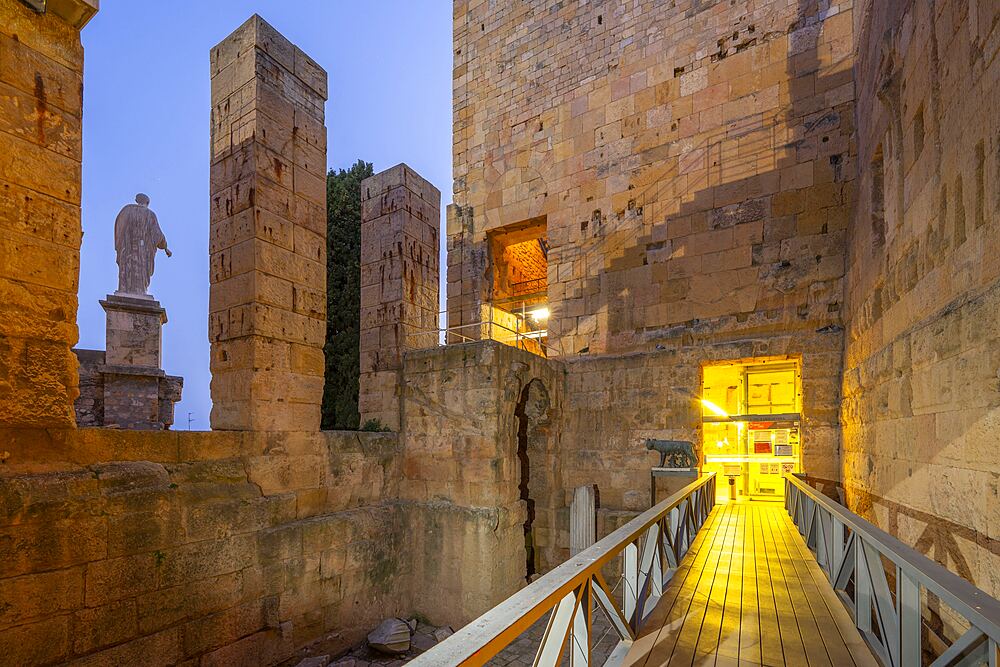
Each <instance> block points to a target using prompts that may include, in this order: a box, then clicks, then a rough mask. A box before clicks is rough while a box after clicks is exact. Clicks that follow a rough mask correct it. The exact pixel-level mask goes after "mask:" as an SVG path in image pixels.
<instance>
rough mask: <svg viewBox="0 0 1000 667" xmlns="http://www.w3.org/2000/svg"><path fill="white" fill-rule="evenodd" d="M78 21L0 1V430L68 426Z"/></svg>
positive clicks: (76, 220)
mask: <svg viewBox="0 0 1000 667" xmlns="http://www.w3.org/2000/svg"><path fill="white" fill-rule="evenodd" d="M94 4H96V3H94ZM62 8H63V9H69V10H74V11H77V10H79V11H81V12H84V11H85V10H86V12H85V14H84V15H85V16H87V17H89V16H90V15H91V14H93V12H94V11H96V9H95V8H94V7H93V6H91V3H90V2H86V3H84V2H67V3H62ZM76 19H77V20H75V21H71V22H67V20H66V19H65V18H64V17H63V16H60V15H59V14H58V12H57V11H56V10H53V11H50V12H47V13H45V14H41V15H39V14H36V13H35V12H33V11H32V10H31V9H29V8H28V7H27V6H25V5H24V4H23V3H21V2H18V0H0V156H2V157H0V428H9V427H24V426H32V427H47V426H53V427H60V426H61V427H69V428H72V427H73V425H74V423H75V422H74V417H73V400H74V399H75V398H76V396H77V382H78V378H77V363H76V357H75V356H74V354H73V352H72V351H71V349H70V348H72V346H73V345H74V344H75V343H76V341H77V327H76V306H77V296H76V294H77V287H78V281H79V274H80V241H81V238H82V231H81V227H80V160H81V157H82V151H83V146H82V141H81V133H80V131H81V117H82V105H83V47H82V46H81V45H80V34H79V33H80V26H81V25H82V24H83V23H85V22H86V20H85V19H84V18H81V16H77V17H76Z"/></svg>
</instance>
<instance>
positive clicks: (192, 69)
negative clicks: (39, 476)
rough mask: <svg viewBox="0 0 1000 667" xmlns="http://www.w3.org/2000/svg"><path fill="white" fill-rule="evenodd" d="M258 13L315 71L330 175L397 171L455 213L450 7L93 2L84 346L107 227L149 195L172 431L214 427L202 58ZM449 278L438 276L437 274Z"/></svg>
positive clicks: (405, 0)
mask: <svg viewBox="0 0 1000 667" xmlns="http://www.w3.org/2000/svg"><path fill="white" fill-rule="evenodd" d="M254 13H258V14H260V15H261V16H262V17H264V19H265V20H266V21H268V22H269V23H270V24H271V25H273V26H274V27H275V28H277V29H278V31H280V32H281V33H283V34H284V35H285V36H286V37H288V39H290V40H291V41H292V42H294V43H295V44H297V45H298V46H299V47H300V48H302V49H303V50H304V51H305V52H306V53H308V54H309V55H310V56H312V57H313V58H314V59H316V61H317V62H318V63H319V64H320V65H321V66H322V67H324V68H325V69H326V71H327V73H328V75H329V81H330V95H329V96H330V99H329V101H328V102H327V104H326V125H327V130H328V136H329V141H328V145H329V148H328V152H327V164H328V166H329V167H332V168H338V169H339V168H342V167H348V166H350V165H351V164H353V163H354V162H355V161H356V160H357V159H358V158H361V159H364V160H366V161H368V162H373V163H374V165H375V170H376V171H380V170H382V169H386V168H388V167H391V166H393V165H395V164H398V163H399V162H406V163H407V164H409V165H410V166H411V167H413V168H414V169H416V170H417V172H419V173H420V174H421V175H422V176H424V177H425V178H427V179H428V180H430V181H431V182H432V183H434V185H436V186H437V187H438V188H439V189H440V190H441V193H442V198H443V201H442V207H441V213H442V221H443V214H444V211H445V205H446V204H448V203H450V201H451V173H452V172H451V71H452V55H451V25H452V24H451V17H452V3H451V2H450V1H449V0H368V1H366V2H355V1H352V0H299V1H298V2H288V1H279V0H257V1H256V2H252V1H250V0H213V1H212V2H205V0H170V2H152V1H151V0H102V1H101V11H100V12H99V13H98V14H97V16H96V17H95V18H94V19H93V20H92V21H91V22H90V23H89V24H88V25H87V27H86V28H84V30H83V45H84V48H85V53H86V55H85V68H84V72H85V74H84V96H83V109H84V116H83V230H84V236H83V252H82V258H81V265H80V311H79V324H80V343H79V346H80V347H83V348H92V349H93V348H100V349H103V348H104V328H105V320H104V311H103V309H102V308H101V306H100V305H99V304H98V300H99V299H102V298H104V295H106V294H108V293H110V292H113V291H114V290H115V288H116V286H117V280H118V273H117V266H116V264H115V251H114V235H113V227H114V219H115V216H116V215H117V213H118V210H119V209H120V208H121V207H122V206H123V205H124V204H126V203H130V202H132V200H133V198H134V196H135V194H136V193H137V192H145V193H146V194H148V195H149V196H150V199H151V203H150V207H151V208H152V209H153V210H154V211H155V212H156V214H157V216H158V217H159V220H160V226H161V227H162V228H163V232H164V234H165V235H166V237H167V241H168V242H169V245H170V249H171V250H172V251H173V253H174V256H173V257H172V258H170V259H167V258H166V256H165V255H163V253H159V254H158V255H157V259H156V273H155V274H154V276H153V282H152V284H151V285H150V293H151V294H153V296H155V297H156V298H157V299H158V300H159V301H160V303H161V304H162V305H163V307H164V308H166V310H167V316H168V318H169V322H168V323H167V325H166V326H165V327H164V329H163V368H164V369H165V370H166V371H167V373H168V374H172V375H182V376H183V377H184V395H183V400H182V401H181V402H180V403H179V404H178V405H177V411H176V415H175V417H176V421H175V425H174V428H178V429H186V428H187V427H188V423H187V420H188V413H189V412H190V413H191V417H192V422H191V428H193V429H197V430H205V429H208V428H209V422H208V417H209V411H210V409H211V398H210V395H209V380H210V377H211V376H210V374H209V370H208V365H209V344H208V201H209V197H208V167H209V164H208V162H209V113H210V106H209V62H208V54H209V49H210V48H211V47H212V46H214V45H215V44H217V43H218V42H220V41H221V40H222V39H224V38H225V37H226V36H227V35H228V34H229V33H231V32H232V31H233V30H235V29H236V28H237V27H238V26H239V25H240V24H242V23H243V22H244V21H245V20H246V19H247V18H249V17H250V16H251V15H252V14H254ZM444 266H446V264H445V263H443V262H442V267H444Z"/></svg>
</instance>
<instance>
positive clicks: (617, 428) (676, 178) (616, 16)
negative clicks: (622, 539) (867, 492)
mask: <svg viewBox="0 0 1000 667" xmlns="http://www.w3.org/2000/svg"><path fill="white" fill-rule="evenodd" d="M455 7H456V11H455V71H454V95H455V118H454V126H455V147H454V163H455V196H454V201H455V205H454V206H453V207H452V208H451V209H450V210H449V216H448V265H449V266H448V315H449V325H455V324H461V323H465V322H468V321H476V319H477V318H478V314H479V308H480V304H481V303H482V302H483V301H485V300H488V298H489V297H490V289H491V282H492V275H491V270H490V266H489V261H490V259H489V258H490V252H489V249H488V247H487V246H488V243H489V240H488V233H489V232H491V231H493V230H496V229H498V228H502V227H505V226H507V225H511V224H515V223H519V222H523V221H526V220H530V219H535V218H539V217H541V216H545V219H546V223H547V236H548V245H549V251H548V276H547V278H548V280H547V282H548V300H549V307H550V312H551V314H550V317H549V321H548V331H549V336H550V342H552V343H554V344H555V345H557V346H559V347H561V348H562V350H563V351H564V352H565V353H566V356H563V357H561V358H560V360H561V361H565V362H566V365H565V393H564V395H563V398H562V400H561V404H560V414H559V416H558V418H557V419H558V421H557V424H558V427H557V430H558V431H559V433H560V436H559V437H560V450H559V451H560V459H561V460H560V465H559V470H558V473H557V477H556V478H557V480H558V481H557V482H556V486H555V488H556V490H557V492H556V493H555V494H553V500H552V501H551V506H552V507H551V510H552V512H553V514H552V525H551V531H552V535H551V537H550V545H551V549H552V550H551V551H550V560H551V562H558V561H559V560H561V559H562V558H564V557H565V556H566V555H568V546H569V539H568V525H569V522H568V506H569V503H570V501H571V495H572V491H573V489H574V488H575V487H576V486H580V485H583V484H593V483H596V484H597V485H598V488H599V495H600V505H601V512H602V516H605V515H606V516H607V517H609V518H608V519H607V520H606V521H603V522H602V525H605V526H607V527H609V528H610V527H614V525H615V524H616V522H618V521H619V520H620V519H621V518H622V517H626V516H628V515H629V514H628V513H630V512H635V511H638V510H639V509H643V508H645V507H647V506H648V502H649V498H648V497H649V477H648V475H649V472H648V469H649V466H650V465H651V464H653V463H655V461H656V459H655V455H654V454H651V453H649V452H648V451H647V450H646V449H645V448H644V443H643V441H644V439H645V438H647V437H660V438H682V439H691V440H693V441H694V442H695V443H696V444H697V445H699V446H700V442H701V434H700V421H701V420H700V410H699V407H698V406H697V404H696V402H695V399H696V397H697V396H698V395H699V394H700V392H701V386H702V371H701V368H702V365H703V364H705V363H707V362H712V361H724V360H739V359H746V360H752V359H755V358H768V357H771V358H773V357H790V358H795V359H799V360H800V361H801V363H802V373H803V409H802V412H803V443H804V445H803V447H804V450H803V464H804V469H805V470H806V471H807V472H808V473H809V474H810V475H813V476H815V477H819V478H822V479H827V480H836V479H838V478H839V470H840V433H839V409H838V408H839V394H840V385H841V375H840V370H841V369H840V361H841V355H842V349H843V335H842V332H841V326H842V322H841V301H842V299H843V275H844V261H845V260H844V257H845V251H846V234H847V228H848V223H849V219H850V215H851V207H852V203H853V201H854V175H855V147H854V132H855V126H854V84H853V72H852V66H853V55H854V41H853V30H854V27H853V11H852V3H851V2H849V1H848V2H832V1H829V0H822V1H820V0H796V1H793V2H785V1H784V0H772V1H765V2H747V1H745V0H737V1H736V2H719V1H713V0H708V1H705V0H701V1H692V0H684V1H680V2H676V3H660V2H655V1H653V0H638V1H637V2H630V3H625V4H620V3H617V4H616V3H610V2H593V3H562V4H560V5H557V6H555V7H553V6H552V5H551V3H543V2H540V1H530V2H523V3H517V4H509V3H508V4H502V5H501V4H496V5H494V4H490V3H482V2H474V1H471V0H458V1H457V2H456V3H455ZM612 515H613V516H612Z"/></svg>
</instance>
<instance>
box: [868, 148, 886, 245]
mask: <svg viewBox="0 0 1000 667" xmlns="http://www.w3.org/2000/svg"><path fill="white" fill-rule="evenodd" d="M871 173H872V183H871V217H872V250H876V249H878V248H881V247H882V246H883V245H885V157H884V155H883V153H882V146H881V144H880V145H879V147H878V148H877V149H876V150H875V157H874V158H872V168H871Z"/></svg>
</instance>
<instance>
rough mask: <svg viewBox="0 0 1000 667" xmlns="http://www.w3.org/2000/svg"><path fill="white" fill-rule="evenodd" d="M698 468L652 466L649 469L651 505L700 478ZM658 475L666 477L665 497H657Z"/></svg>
mask: <svg viewBox="0 0 1000 667" xmlns="http://www.w3.org/2000/svg"><path fill="white" fill-rule="evenodd" d="M698 474H699V473H698V469H697V468H659V467H655V468H650V469H649V506H650V507H653V506H654V505H656V503H657V502H658V501H660V500H662V499H663V498H667V497H669V496H670V495H672V494H674V493H677V492H678V491H680V490H681V489H683V488H684V487H685V486H687V485H688V484H690V483H691V482H693V481H694V480H696V479H698ZM658 477H666V478H667V479H666V480H665V482H666V483H665V484H664V486H666V487H667V488H666V489H665V494H664V495H663V498H659V497H657V493H656V491H657V489H656V479H657V478H658Z"/></svg>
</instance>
